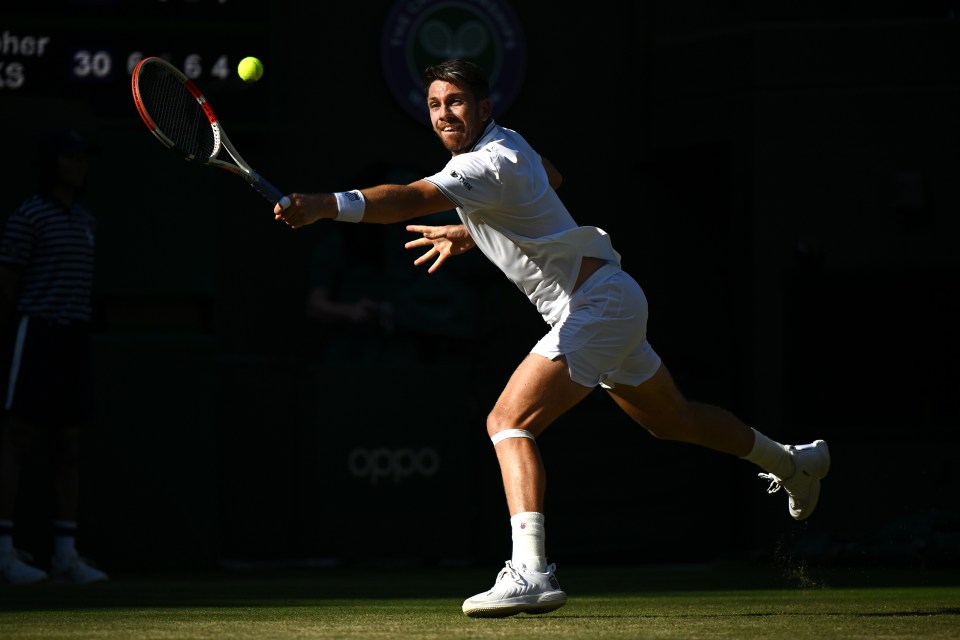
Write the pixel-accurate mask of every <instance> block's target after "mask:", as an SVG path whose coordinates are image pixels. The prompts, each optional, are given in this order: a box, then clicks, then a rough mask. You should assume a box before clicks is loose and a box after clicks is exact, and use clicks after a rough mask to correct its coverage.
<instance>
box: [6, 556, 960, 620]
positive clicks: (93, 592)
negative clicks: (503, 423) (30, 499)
mask: <svg viewBox="0 0 960 640" xmlns="http://www.w3.org/2000/svg"><path fill="white" fill-rule="evenodd" d="M493 577H494V574H492V573H491V572H490V571H487V570H480V569H439V568H422V569H403V570H374V569H352V568H337V569H331V570H304V571H293V570H288V571H269V572H261V571H254V572H230V571H223V570H215V571H208V572H197V573H153V574H136V575H123V574H118V573H116V572H112V573H111V580H110V581H109V582H106V583H102V584H95V585H89V586H84V587H80V586H72V585H55V584H41V585H31V586H26V587H23V586H20V587H16V586H10V585H0V612H2V611H39V610H48V611H51V610H84V609H117V608H124V607H134V608H151V609H152V608H162V607H163V608H165V607H223V608H230V607H249V606H277V605H292V606H296V605H297V604H299V603H303V604H305V605H308V604H309V605H313V606H322V602H323V601H331V602H332V601H342V600H414V601H416V600H428V599H441V600H446V599H450V600H451V601H453V602H455V603H456V604H457V606H459V602H460V601H462V599H463V598H466V597H469V596H471V595H473V594H474V593H477V592H479V591H481V590H483V589H485V588H488V587H489V586H491V585H492V583H493ZM558 577H559V578H560V581H561V585H562V586H563V588H564V590H565V591H567V593H568V594H569V596H570V597H571V599H574V598H578V597H591V596H593V597H612V598H617V597H637V596H639V597H645V596H647V597H649V596H652V595H659V594H665V593H687V592H690V593H692V592H710V591H728V592H729V591H738V590H745V591H754V590H758V589H770V590H784V591H798V592H799V591H810V590H812V589H811V588H810V587H809V586H808V585H809V582H807V583H806V584H797V583H795V582H791V580H790V579H788V577H785V576H784V574H783V573H782V572H780V571H778V570H777V569H776V568H774V567H752V566H751V567H693V568H691V567H616V568H610V567H568V568H566V569H563V570H562V571H561V572H558ZM816 582H817V584H819V585H829V588H830V589H836V588H845V587H871V588H872V587H884V586H890V587H927V586H960V571H951V572H941V573H929V572H927V573H924V572H920V573H918V572H915V571H909V572H899V571H863V570H857V571H853V572H840V573H838V572H818V573H817V581H816ZM819 588H822V587H818V590H819ZM317 603H320V604H319V605H318V604H317ZM946 614H948V615H954V614H955V611H953V610H950V611H947V612H946ZM920 615H923V614H920Z"/></svg>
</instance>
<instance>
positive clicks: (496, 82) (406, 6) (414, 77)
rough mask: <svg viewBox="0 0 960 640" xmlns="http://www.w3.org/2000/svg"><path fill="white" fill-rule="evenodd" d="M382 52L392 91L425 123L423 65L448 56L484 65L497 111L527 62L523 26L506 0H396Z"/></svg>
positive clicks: (508, 98) (516, 88) (516, 90)
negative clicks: (422, 81)
mask: <svg viewBox="0 0 960 640" xmlns="http://www.w3.org/2000/svg"><path fill="white" fill-rule="evenodd" d="M380 56H381V65H382V67H383V73H384V75H385V76H386V79H387V84H388V85H389V87H390V90H391V91H392V92H393V95H394V97H395V98H396V99H397V101H398V102H399V103H400V105H401V106H402V107H403V108H404V110H405V111H406V112H407V113H409V114H410V115H411V116H413V117H414V118H416V119H417V120H418V121H420V122H423V123H424V124H429V117H428V116H427V108H426V98H425V95H424V92H423V87H422V84H421V73H422V71H423V69H424V68H426V67H428V66H430V65H431V64H436V63H437V62H441V61H443V60H446V59H448V58H464V59H467V60H471V61H472V62H475V63H477V64H478V65H480V66H481V67H483V68H484V70H486V72H487V74H488V76H489V77H490V99H491V101H492V102H493V115H494V117H497V116H498V115H499V114H500V113H503V112H504V111H505V110H506V109H507V108H509V106H510V104H511V103H512V102H513V100H514V99H515V98H516V97H517V94H518V93H519V91H520V86H521V85H522V84H523V77H524V74H525V72H526V62H527V52H526V43H525V41H524V38H523V30H522V28H521V27H520V23H519V21H518V20H517V17H516V14H515V13H514V12H513V9H512V8H511V7H510V6H509V5H508V4H507V3H506V2H505V1H503V0H398V1H397V2H396V3H395V4H394V6H393V9H392V10H391V11H390V13H389V15H388V16H387V19H386V21H385V22H384V25H383V37H382V41H381V44H380Z"/></svg>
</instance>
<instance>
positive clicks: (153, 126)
mask: <svg viewBox="0 0 960 640" xmlns="http://www.w3.org/2000/svg"><path fill="white" fill-rule="evenodd" d="M132 84H133V101H134V103H135V104H136V105H137V111H138V112H139V113H140V117H141V118H143V122H144V124H146V125H147V128H148V129H150V131H151V133H153V135H154V136H156V138H157V140H159V141H160V142H162V143H163V145H164V146H165V147H167V148H169V149H172V150H174V151H176V152H177V153H179V154H180V155H182V156H183V157H184V158H186V159H187V160H189V161H191V162H199V163H200V164H205V165H207V166H211V167H219V168H221V169H226V170H227V171H229V172H230V173H233V174H234V175H237V176H240V177H241V178H242V179H243V180H244V181H245V182H246V183H247V184H249V185H250V186H251V187H253V188H254V189H256V191H257V193H259V194H260V195H262V196H263V197H264V198H266V199H267V200H269V201H270V202H271V203H273V204H276V203H280V206H281V207H282V208H284V209H286V208H287V207H289V206H290V199H289V198H287V197H286V196H285V195H283V194H282V193H280V191H279V190H278V189H277V188H276V187H274V186H273V185H272V184H270V183H269V182H268V181H267V180H266V179H264V178H263V176H261V175H259V174H258V173H257V172H256V171H254V170H253V169H252V168H251V167H250V165H249V164H247V163H246V162H245V161H244V159H243V158H242V157H241V156H240V154H239V153H237V150H236V148H235V147H234V146H233V144H232V143H231V142H230V138H228V137H227V132H226V131H224V129H223V125H222V124H220V120H219V119H217V114H216V113H215V112H214V110H213V107H211V106H210V103H209V102H208V101H207V99H206V97H204V95H203V93H202V92H201V91H200V89H199V88H198V87H197V85H195V84H194V83H193V81H192V80H190V79H189V78H188V77H187V76H185V75H184V74H183V72H182V71H180V70H179V69H177V68H176V67H175V66H173V65H172V64H170V63H169V62H167V61H166V60H164V59H162V58H158V57H156V56H151V57H147V58H144V59H143V60H141V61H140V62H138V63H137V66H136V67H134V69H133V79H132ZM224 150H226V152H227V155H229V156H230V160H225V159H221V158H218V157H217V156H219V155H220V152H221V151H224ZM231 160H232V161H231Z"/></svg>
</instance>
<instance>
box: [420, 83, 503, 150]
mask: <svg viewBox="0 0 960 640" xmlns="http://www.w3.org/2000/svg"><path fill="white" fill-rule="evenodd" d="M427 108H428V109H429V111H430V122H431V123H432V124H433V130H434V131H435V132H436V134H437V135H438V136H439V137H440V142H442V143H443V146H444V147H446V149H447V151H449V152H450V153H451V154H453V155H457V154H459V153H463V152H465V151H469V150H470V148H471V147H472V146H473V144H474V143H475V142H476V141H477V139H478V138H479V137H480V134H482V133H483V123H484V122H485V121H486V120H487V118H489V117H490V101H489V100H487V99H484V100H479V101H478V100H476V99H475V98H474V97H473V95H472V94H471V93H470V92H469V91H466V90H464V89H461V88H460V87H459V86H457V85H455V84H452V83H450V82H443V81H442V80H436V81H435V82H433V83H432V84H431V85H430V90H429V91H428V92H427Z"/></svg>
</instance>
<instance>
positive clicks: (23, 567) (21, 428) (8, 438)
mask: <svg viewBox="0 0 960 640" xmlns="http://www.w3.org/2000/svg"><path fill="white" fill-rule="evenodd" d="M30 436H31V428H30V425H29V424H28V423H26V422H24V421H23V420H20V419H18V418H17V417H16V416H14V415H10V414H7V415H5V416H3V422H2V423H0V582H9V583H11V584H33V583H35V582H40V581H41V580H46V579H47V572H46V571H43V570H42V569H38V568H37V567H34V566H33V565H32V564H31V562H32V560H33V559H32V557H31V556H30V554H28V553H26V552H23V551H20V550H18V549H16V548H15V547H14V538H13V536H14V514H15V508H16V503H17V488H18V486H19V479H20V461H21V460H23V459H24V456H25V455H26V454H27V453H28V451H29V447H30V441H31V438H30Z"/></svg>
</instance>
